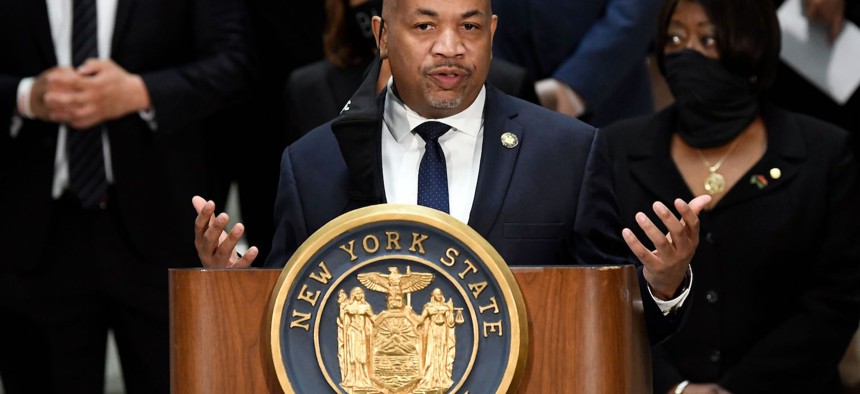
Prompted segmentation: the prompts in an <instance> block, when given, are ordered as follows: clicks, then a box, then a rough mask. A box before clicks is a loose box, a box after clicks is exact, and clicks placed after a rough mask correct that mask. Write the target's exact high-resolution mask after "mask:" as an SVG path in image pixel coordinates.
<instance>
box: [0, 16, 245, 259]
mask: <svg viewBox="0 0 860 394" xmlns="http://www.w3.org/2000/svg"><path fill="white" fill-rule="evenodd" d="M244 15H245V13H244V9H243V6H242V4H241V3H240V2H239V1H237V0H211V1H203V0H145V1H144V0H118V1H117V11H116V22H115V27H114V34H113V40H112V46H111V57H112V58H113V60H114V61H116V62H117V63H118V64H119V65H120V66H122V67H124V68H125V69H126V70H128V71H129V72H131V73H136V74H140V75H141V76H142V78H143V80H144V83H145V84H146V87H147V89H148V91H149V95H150V98H151V101H152V105H153V108H154V110H155V113H156V121H157V123H158V129H157V130H156V131H153V130H152V129H150V128H149V127H148V126H147V124H146V123H145V122H143V121H142V120H141V118H140V117H139V116H138V115H137V114H131V115H128V116H125V117H123V118H120V119H117V120H114V121H109V122H107V123H106V124H104V126H105V127H106V128H107V130H108V135H109V138H110V148H111V156H112V165H113V173H114V176H115V183H114V185H113V188H112V189H113V191H114V192H113V195H112V197H113V199H112V200H111V201H110V203H112V204H116V205H117V208H118V211H119V214H120V218H119V219H120V220H121V221H122V222H123V223H124V224H125V227H126V228H127V230H128V231H129V234H128V236H129V238H130V240H131V241H132V242H133V244H134V245H135V246H136V248H137V249H138V250H137V251H138V252H139V253H141V254H143V255H145V256H147V257H148V258H149V259H151V260H152V261H157V262H162V263H164V264H165V265H167V264H169V265H180V264H181V265H188V264H193V263H194V261H196V253H195V252H194V248H193V247H192V245H193V242H192V240H193V232H192V231H191V229H190V227H189V223H191V222H192V221H193V218H194V212H193V209H189V203H188V201H189V199H190V198H191V196H192V195H194V194H195V193H201V192H203V191H204V189H203V187H204V184H203V176H202V173H203V170H204V168H203V165H202V164H203V160H202V149H201V141H202V138H203V134H202V133H201V132H202V130H200V129H199V127H198V122H199V121H200V120H201V119H202V118H204V117H205V116H207V115H208V114H210V113H211V112H212V111H214V110H215V109H217V108H218V107H219V106H220V105H222V104H223V103H225V102H226V101H227V100H228V99H229V98H231V97H233V96H234V95H236V93H237V92H239V91H240V90H241V89H242V88H243V87H244V86H245V84H246V82H247V79H248V78H249V77H250V71H249V68H248V56H247V54H246V52H245V46H246V43H245V29H244V26H245V25H244V23H245V21H244ZM0 48H3V52H4V53H3V56H2V58H0V184H2V185H3V189H4V190H3V192H2V193H0V206H3V207H5V208H6V209H7V213H6V214H5V217H6V219H7V220H6V223H7V225H6V226H2V229H0V247H2V248H3V249H4V250H6V251H7V257H6V258H4V259H3V261H4V262H3V263H0V269H6V268H14V269H27V268H28V267H27V266H28V265H30V263H29V262H31V261H37V260H38V259H37V258H36V257H37V256H38V253H39V251H40V250H43V248H44V247H45V246H46V245H45V242H46V241H47V240H46V235H47V233H48V226H49V223H50V219H51V207H52V197H51V185H52V182H53V177H54V155H55V151H56V149H57V135H58V132H57V130H58V126H57V124H52V123H46V122H41V121H35V120H27V119H24V120H23V123H22V125H21V127H20V130H19V131H18V134H17V136H15V137H14V138H13V137H12V135H11V134H10V127H11V126H12V125H13V122H18V121H20V118H19V117H17V116H15V111H16V105H15V99H16V94H17V92H16V91H17V86H18V83H19V82H20V80H21V79H22V78H25V77H32V76H37V75H39V74H40V73H41V72H42V71H44V70H47V69H49V68H51V67H54V66H56V64H57V60H56V56H55V55H54V46H53V42H52V38H51V30H50V25H49V20H48V14H47V9H46V4H45V2H44V1H31V0H8V1H4V2H3V12H2V13H0Z"/></svg>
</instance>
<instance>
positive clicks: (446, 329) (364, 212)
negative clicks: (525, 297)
mask: <svg viewBox="0 0 860 394" xmlns="http://www.w3.org/2000/svg"><path fill="white" fill-rule="evenodd" d="M271 316H272V319H271V324H270V328H271V332H270V334H271V350H272V360H273V363H274V366H275V370H276V372H277V374H278V379H279V381H280V383H281V386H282V388H283V389H284V391H285V392H288V393H291V392H298V393H320V392H327V391H328V392H332V391H333V392H338V393H380V394H383V393H385V394H401V393H449V392H462V393H491V392H499V393H502V392H508V391H509V390H511V389H513V388H515V387H516V384H517V382H518V379H519V375H520V374H521V373H522V370H523V368H524V365H525V355H526V353H527V351H526V350H527V344H528V338H527V330H526V328H527V326H526V320H525V306H524V304H523V301H522V297H521V295H520V293H519V289H518V287H517V285H516V282H514V280H513V276H512V275H511V273H510V271H509V270H508V268H507V266H506V265H505V264H504V262H503V261H502V259H501V257H500V256H499V255H498V253H496V252H495V250H493V248H492V247H491V246H490V245H489V243H487V242H486V241H485V240H483V238H481V237H480V236H479V235H478V234H477V233H475V232H474V231H473V230H472V229H471V228H469V227H468V226H466V225H464V224H462V223H460V222H459V221H457V220H456V219H454V218H452V217H450V216H448V215H446V214H444V213H441V212H438V211H435V210H432V209H428V208H424V207H418V206H403V205H378V206H374V207H369V208H363V209H360V210H356V211H352V212H350V213H347V214H345V215H343V216H341V217H339V218H337V219H335V220H333V221H332V222H330V223H329V224H328V225H326V226H324V227H323V228H322V229H320V230H319V231H318V232H317V233H315V234H314V235H313V236H311V237H310V238H309V239H308V241H306V242H305V243H304V244H303V245H302V246H301V247H300V248H299V250H298V251H297V252H296V253H295V254H294V255H293V257H292V258H291V259H290V262H289V263H288V264H287V266H286V267H285V268H284V270H283V271H282V273H281V277H280V279H279V281H278V284H277V286H276V287H275V290H274V292H273V295H272V315H271Z"/></svg>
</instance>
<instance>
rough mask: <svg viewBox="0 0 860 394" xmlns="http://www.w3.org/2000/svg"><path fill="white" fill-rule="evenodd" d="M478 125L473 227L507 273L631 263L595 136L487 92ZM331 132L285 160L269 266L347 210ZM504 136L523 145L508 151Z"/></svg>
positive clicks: (325, 130)
mask: <svg viewBox="0 0 860 394" xmlns="http://www.w3.org/2000/svg"><path fill="white" fill-rule="evenodd" d="M484 116H485V125H484V141H483V153H482V156H481V168H480V173H479V176H478V185H477V190H476V191H475V199H474V201H475V202H474V204H473V206H472V211H471V215H470V219H469V223H468V224H469V226H471V227H472V228H474V229H475V230H476V231H477V232H478V233H480V234H481V235H482V236H484V237H485V238H486V239H487V240H488V241H489V242H490V244H492V245H493V246H494V247H495V248H496V249H497V250H498V251H499V253H500V254H501V255H502V257H503V258H504V259H505V261H506V262H508V264H510V265H550V264H629V263H630V262H631V260H630V258H629V253H628V252H627V251H626V245H624V244H623V241H622V240H621V238H620V224H619V223H620V222H619V220H618V218H617V216H616V209H615V197H614V194H613V192H612V184H611V182H608V180H609V176H610V173H609V169H610V168H611V167H610V166H609V164H608V162H607V156H608V154H607V151H606V149H605V146H604V144H602V143H601V141H602V139H601V138H599V132H598V130H597V129H595V128H593V127H591V126H588V125H586V124H584V123H582V122H579V121H577V120H574V119H571V118H568V117H565V116H563V115H559V114H557V113H554V112H551V111H548V110H546V109H543V108H541V107H539V106H536V105H534V104H531V103H527V102H525V101H522V100H519V99H516V98H513V97H510V96H507V95H505V94H504V93H502V92H500V91H498V90H497V89H495V88H493V87H491V86H488V87H487V104H486V108H485V115H484ZM335 122H336V121H335ZM331 125H332V122H329V123H327V124H325V125H323V126H320V127H318V128H316V129H314V130H313V131H311V132H310V133H309V134H308V135H306V136H305V137H303V138H302V139H300V140H298V141H297V142H296V143H294V144H292V145H291V146H290V147H288V148H287V149H286V150H285V151H284V155H283V158H282V161H281V180H280V186H279V190H278V199H277V203H276V206H275V216H276V226H277V230H276V235H275V239H274V240H273V248H272V249H273V250H272V254H271V255H270V256H269V259H268V263H269V265H276V266H282V265H283V264H284V263H286V261H287V260H288V259H289V256H290V254H291V253H292V252H293V251H295V249H296V248H297V247H298V245H299V244H300V243H301V242H302V241H304V240H305V239H306V238H307V237H308V236H310V235H311V233H313V232H314V231H315V230H317V229H318V228H320V227H322V226H323V225H324V224H325V223H327V222H328V221H330V220H332V219H334V218H335V217H337V216H339V215H340V214H343V213H345V212H346V211H347V210H348V193H347V189H348V187H349V186H348V171H347V166H346V163H345V162H344V159H343V156H342V154H341V151H340V148H339V145H338V143H337V140H336V138H335V135H334V133H333V132H332V129H331ZM380 132H381V131H380ZM506 132H510V133H513V134H515V135H516V136H517V138H518V139H519V145H517V146H516V147H515V148H513V149H509V148H506V147H504V146H503V145H502V144H501V136H502V134H503V133H506Z"/></svg>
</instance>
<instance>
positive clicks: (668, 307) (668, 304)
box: [648, 266, 693, 316]
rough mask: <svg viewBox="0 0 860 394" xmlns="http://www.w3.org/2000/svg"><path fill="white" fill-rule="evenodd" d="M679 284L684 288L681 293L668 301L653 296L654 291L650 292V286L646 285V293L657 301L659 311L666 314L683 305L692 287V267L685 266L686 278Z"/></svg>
mask: <svg viewBox="0 0 860 394" xmlns="http://www.w3.org/2000/svg"><path fill="white" fill-rule="evenodd" d="M688 279H689V280H688ZM681 286H684V290H683V291H682V292H681V294H680V295H679V296H677V297H675V298H673V299H671V300H668V301H663V300H661V299H659V298H657V297H654V293H653V292H651V286H648V294H649V295H651V298H653V299H654V302H656V303H657V307H659V308H660V312H663V316H667V315H669V314H670V313H672V312H674V311H676V310H677V309H678V308H680V307H682V306H683V305H684V301H686V300H687V296H689V295H690V289H691V288H692V287H693V268H692V267H690V266H687V278H684V283H683V284H682V285H681Z"/></svg>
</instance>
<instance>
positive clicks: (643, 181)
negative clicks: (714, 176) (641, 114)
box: [628, 109, 692, 203]
mask: <svg viewBox="0 0 860 394" xmlns="http://www.w3.org/2000/svg"><path fill="white" fill-rule="evenodd" d="M674 117H675V113H674V111H673V110H672V109H667V110H665V111H663V112H661V113H659V114H658V115H657V116H656V117H654V118H653V120H652V121H651V122H649V123H648V124H647V125H646V127H643V128H642V129H643V130H659V133H658V134H657V135H656V136H655V137H653V138H651V136H652V135H653V134H650V133H644V132H643V133H639V134H637V136H638V138H636V139H635V140H633V141H629V142H628V143H629V144H631V145H632V146H631V148H630V150H629V153H628V156H629V157H628V160H629V163H630V169H629V171H630V174H631V176H632V177H633V179H635V180H636V182H638V183H639V184H640V185H641V186H642V187H643V188H645V189H647V190H648V191H649V192H650V193H651V194H653V195H654V196H655V197H656V199H658V200H660V201H663V202H664V203H671V202H672V201H673V200H675V199H676V198H682V199H685V200H688V201H689V200H690V198H692V193H691V192H690V189H689V188H688V187H687V184H686V182H685V181H684V178H683V177H682V176H681V173H680V172H678V168H677V167H676V166H675V163H674V162H673V161H672V156H671V154H670V153H669V143H670V139H671V137H672V130H673V126H672V125H673V124H674Z"/></svg>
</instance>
